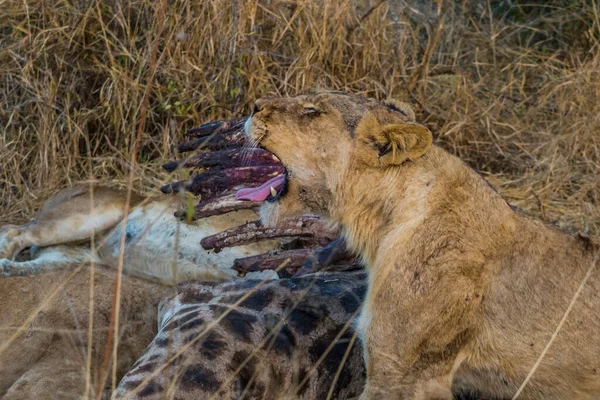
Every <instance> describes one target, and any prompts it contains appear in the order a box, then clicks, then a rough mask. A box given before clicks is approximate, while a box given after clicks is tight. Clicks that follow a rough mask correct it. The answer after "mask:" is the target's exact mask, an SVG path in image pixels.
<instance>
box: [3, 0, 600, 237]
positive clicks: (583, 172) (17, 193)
mask: <svg viewBox="0 0 600 400" xmlns="http://www.w3.org/2000/svg"><path fill="white" fill-rule="evenodd" d="M438 6H440V7H441V12H439V11H440V10H439V9H438ZM599 44H600V11H599V5H598V3H597V2H596V1H595V0H574V1H569V0H550V1H541V0H540V1H520V0H493V1H492V0H488V1H485V0H477V1H463V2H460V1H458V0H457V1H453V2H450V1H448V2H443V3H441V2H440V3H435V2H431V3H429V2H422V1H406V2H404V1H392V0H389V1H381V0H288V1H279V0H227V1H225V0H203V1H196V2H190V1H181V0H172V1H169V2H168V3H167V2H166V1H146V0H123V1H116V0H108V1H95V0H90V1H87V0H86V1H71V0H45V1H40V0H24V1H23V0H19V1H12V0H8V1H0V65H1V66H2V68H0V129H1V130H0V212H1V214H0V215H1V216H0V223H6V222H17V221H22V220H24V219H26V218H27V217H29V216H31V215H32V213H33V211H34V210H35V209H36V208H37V206H38V205H39V203H40V201H41V200H43V199H44V198H45V197H47V195H48V194H49V193H50V192H52V191H54V190H56V189H57V188H58V187H62V186H64V185H67V184H70V183H74V182H76V181H81V180H86V179H89V178H93V179H97V180H100V181H103V182H111V183H112V184H115V185H124V184H126V182H127V174H128V173H129V169H130V167H131V157H132V154H133V153H135V152H136V151H135V150H134V142H135V138H136V136H139V138H140V141H139V152H137V159H136V161H137V164H136V165H135V166H134V167H135V171H134V172H135V180H134V187H135V189H137V190H139V191H143V192H148V191H155V189H156V188H157V187H158V186H159V184H160V183H161V182H163V181H165V180H167V179H169V177H168V176H167V175H166V174H164V173H162V172H161V170H160V168H159V165H160V164H161V162H162V161H164V160H165V159H168V158H170V157H173V153H172V150H171V147H172V144H173V143H175V142H177V141H179V140H180V139H181V137H182V134H183V132H184V131H185V130H186V129H187V128H190V127H192V126H195V125H198V124H200V123H201V122H203V121H206V120H209V119H217V118H221V117H229V116H232V115H243V114H245V113H247V111H248V109H249V107H250V105H251V104H252V101H253V100H254V99H255V98H256V97H259V96H263V95H273V94H276V95H293V94H296V93H298V92H303V91H308V90H313V89H318V88H331V89H343V90H348V91H351V92H355V93H362V94H365V95H368V96H374V97H379V98H385V97H388V96H391V97H396V98H401V99H407V100H409V101H411V102H413V103H415V104H416V105H417V111H418V113H419V117H420V119H421V120H422V121H423V122H425V123H426V124H427V125H428V126H429V127H430V128H431V129H432V131H433V132H434V134H435V135H436V137H437V139H438V142H439V143H441V144H442V145H443V146H445V147H446V148H448V149H449V150H450V151H452V152H454V153H455V154H458V155H459V156H460V157H462V158H463V159H464V160H465V161H467V162H468V163H470V165H472V166H473V167H475V168H476V169H477V170H478V171H480V172H481V173H483V174H484V175H485V176H486V177H487V178H488V179H489V180H490V181H491V182H492V183H493V184H494V185H495V187H497V188H498V189H499V190H500V191H501V192H502V193H503V194H504V195H505V196H507V198H508V199H509V200H510V201H511V202H513V203H514V204H516V205H518V206H520V207H522V208H524V209H526V210H528V211H529V212H531V213H534V214H536V215H540V216H541V217H543V218H544V219H546V220H547V221H551V222H559V224H560V225H563V226H568V227H571V228H575V229H582V230H584V231H585V232H588V233H592V234H597V233H599V232H600V207H599V202H600V184H599V183H598V175H599V172H600V101H599V100H600V52H599V50H600V49H599ZM138 133H139V135H138Z"/></svg>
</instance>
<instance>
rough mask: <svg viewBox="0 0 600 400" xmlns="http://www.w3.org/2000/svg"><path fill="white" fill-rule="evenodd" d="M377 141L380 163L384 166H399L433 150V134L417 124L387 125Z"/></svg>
mask: <svg viewBox="0 0 600 400" xmlns="http://www.w3.org/2000/svg"><path fill="white" fill-rule="evenodd" d="M377 136H378V137H377V138H376V140H375V143H377V151H378V153H379V161H380V162H381V163H382V164H383V165H398V164H402V163H403V162H405V161H407V160H414V159H416V158H419V157H421V156H422V155H423V154H425V153H426V152H427V150H429V149H430V148H431V143H432V141H433V138H432V135H431V132H430V131H429V129H427V128H425V127H424V126H423V125H420V124H416V123H411V122H409V123H400V124H387V125H383V126H382V127H381V131H380V133H379V135H377Z"/></svg>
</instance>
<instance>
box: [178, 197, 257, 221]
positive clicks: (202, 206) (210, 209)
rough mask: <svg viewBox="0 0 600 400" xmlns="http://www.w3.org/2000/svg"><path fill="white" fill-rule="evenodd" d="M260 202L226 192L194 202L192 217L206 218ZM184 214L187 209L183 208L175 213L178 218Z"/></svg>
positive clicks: (247, 207) (245, 208)
mask: <svg viewBox="0 0 600 400" xmlns="http://www.w3.org/2000/svg"><path fill="white" fill-rule="evenodd" d="M260 204H261V202H260V201H243V200H236V199H235V193H232V194H226V195H224V196H218V197H213V198H211V199H208V200H205V201H202V202H200V203H198V204H196V205H195V206H194V215H193V216H192V219H200V218H206V217H211V216H213V215H219V214H225V213H228V212H232V211H238V210H248V209H253V208H257V207H259V206H260ZM186 215H187V211H185V210H182V211H177V212H176V213H175V216H176V217H179V218H184V217H185V216H186Z"/></svg>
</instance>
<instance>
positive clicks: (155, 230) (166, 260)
mask: <svg viewBox="0 0 600 400" xmlns="http://www.w3.org/2000/svg"><path fill="white" fill-rule="evenodd" d="M125 203H126V192H125V191H120V190H115V189H110V188H106V187H103V186H99V185H96V186H93V191H91V190H90V186H88V185H80V186H75V187H73V188H68V189H63V190H61V191H59V192H58V193H57V194H55V195H54V196H52V197H51V198H50V199H48V200H47V201H46V203H45V204H44V205H43V207H42V209H41V210H40V212H39V213H38V215H37V217H36V218H35V220H33V221H31V222H30V223H28V224H25V225H22V226H5V227H3V228H1V229H0V255H3V256H4V258H3V257H0V271H2V272H3V274H4V275H5V276H15V275H20V274H25V273H35V272H42V271H50V270H53V269H56V268H58V267H61V266H65V265H69V264H71V263H78V262H83V261H91V260H94V261H95V262H96V263H98V264H102V265H106V266H110V267H113V268H117V267H118V265H119V254H120V248H121V237H122V231H123V229H125V230H126V237H125V244H124V253H123V254H124V256H123V271H124V272H125V273H127V274H129V275H135V276H139V277H143V278H146V279H151V280H156V281H158V282H161V283H164V284H173V283H177V282H180V281H183V280H186V279H201V280H212V281H214V280H217V281H220V280H226V279H231V278H234V277H235V276H236V273H235V271H234V270H232V269H231V265H232V263H233V260H234V259H236V258H241V257H246V256H250V255H255V254H259V253H262V252H265V251H267V250H271V249H273V248H274V247H276V245H277V244H276V243H275V242H273V241H270V242H263V243H257V244H252V245H247V246H241V247H236V248H232V249H224V250H223V251H222V252H220V253H219V254H218V255H217V254H215V253H213V252H206V251H204V250H202V248H201V247H200V245H199V242H200V240H201V239H202V238H203V237H205V236H208V235H212V234H215V233H218V232H221V231H223V230H225V229H228V228H231V227H233V226H237V225H240V224H243V223H245V222H246V221H248V220H253V219H256V214H255V213H254V212H252V211H249V210H244V211H238V212H234V213H229V214H226V215H218V216H214V217H210V218H205V219H202V220H198V221H194V222H192V223H185V222H182V221H179V220H178V219H177V218H175V217H174V216H173V213H174V212H175V211H176V210H177V209H178V208H180V207H182V204H181V200H179V199H178V198H176V197H172V198H160V199H145V200H144V199H143V198H142V197H140V196H137V195H135V194H133V196H132V201H131V208H130V209H131V212H130V213H129V215H128V220H127V227H126V228H124V227H125V223H124V221H123V219H124V214H123V213H124V210H125ZM93 234H94V235H95V248H94V249H91V248H90V246H89V243H84V244H80V243H79V242H81V241H86V242H89V239H90V238H91V237H92V236H93ZM30 246H31V247H33V248H34V249H35V251H34V256H35V257H34V259H32V260H30V261H27V262H14V261H12V260H11V259H10V258H14V257H15V256H16V255H17V254H19V252H21V251H22V250H23V249H24V248H26V247H30ZM40 247H41V249H38V248H40Z"/></svg>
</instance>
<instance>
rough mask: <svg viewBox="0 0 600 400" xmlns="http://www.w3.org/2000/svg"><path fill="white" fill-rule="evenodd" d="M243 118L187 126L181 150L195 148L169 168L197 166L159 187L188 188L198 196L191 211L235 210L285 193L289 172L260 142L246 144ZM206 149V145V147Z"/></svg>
mask: <svg viewBox="0 0 600 400" xmlns="http://www.w3.org/2000/svg"><path fill="white" fill-rule="evenodd" d="M246 121H247V119H246V118H242V119H232V120H226V121H220V122H212V123H208V124H205V125H202V126H201V127H199V128H195V129H192V130H191V131H190V132H188V134H187V135H188V136H190V138H191V140H190V141H188V142H184V143H180V144H179V145H178V146H177V150H178V151H179V152H180V153H191V152H195V154H192V155H190V156H188V157H186V158H183V159H181V160H177V161H171V162H169V163H167V164H165V165H163V168H164V169H165V170H167V171H168V172H172V171H175V170H177V169H180V168H186V169H192V170H196V169H201V170H203V171H204V172H201V173H198V174H195V175H193V176H192V177H190V178H189V179H185V180H182V181H178V182H174V183H169V184H167V185H164V186H163V187H162V188H161V191H162V192H163V193H179V192H180V191H186V192H190V193H192V194H194V195H196V196H198V197H199V198H200V199H201V202H200V203H198V204H197V205H196V206H194V210H195V211H194V212H195V214H194V217H198V218H201V217H206V216H210V215H216V214H217V213H218V212H219V210H225V209H226V210H229V211H234V210H236V209H244V208H251V207H255V206H258V205H259V204H260V203H262V202H264V201H268V202H275V201H277V200H278V199H280V198H281V197H282V196H285V194H286V191H287V186H288V179H289V174H288V171H287V170H286V168H285V166H284V165H283V163H282V162H281V160H280V159H279V158H278V157H277V156H276V155H275V154H273V153H271V152H270V151H268V150H265V149H264V148H261V147H255V146H250V143H249V141H248V136H247V134H246V132H245V129H244V128H245V124H246ZM206 150H208V151H206Z"/></svg>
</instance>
